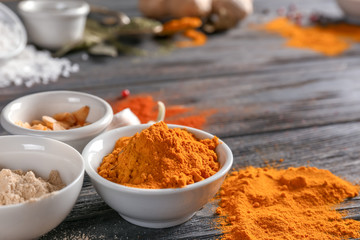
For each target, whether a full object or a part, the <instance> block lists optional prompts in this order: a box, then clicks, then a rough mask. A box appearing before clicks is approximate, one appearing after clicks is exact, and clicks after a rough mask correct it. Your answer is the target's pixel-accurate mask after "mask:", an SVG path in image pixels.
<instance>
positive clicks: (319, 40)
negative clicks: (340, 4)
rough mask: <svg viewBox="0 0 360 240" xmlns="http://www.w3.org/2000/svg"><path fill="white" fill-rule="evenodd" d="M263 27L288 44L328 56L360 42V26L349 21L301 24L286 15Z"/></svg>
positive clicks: (339, 52)
mask: <svg viewBox="0 0 360 240" xmlns="http://www.w3.org/2000/svg"><path fill="white" fill-rule="evenodd" d="M262 29H264V30H266V31H269V32H274V33H278V34H280V35H281V36H283V37H284V38H286V39H287V42H286V46H288V47H295V48H304V49H309V50H313V51H316V52H319V53H321V54H324V55H326V56H336V55H339V54H341V53H343V52H344V51H346V50H347V49H349V48H350V47H351V45H352V44H353V43H354V42H360V26H356V25H351V24H347V23H336V24H335V23H334V24H329V25H324V26H322V25H314V26H300V25H297V24H295V23H293V22H292V21H290V20H289V19H287V18H285V17H279V18H276V19H274V20H272V21H270V22H268V23H266V24H265V25H264V26H263V27H262Z"/></svg>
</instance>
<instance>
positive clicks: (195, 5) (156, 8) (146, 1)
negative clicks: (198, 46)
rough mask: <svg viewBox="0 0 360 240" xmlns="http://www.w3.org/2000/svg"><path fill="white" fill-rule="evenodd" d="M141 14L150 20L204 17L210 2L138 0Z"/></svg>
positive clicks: (208, 11)
mask: <svg viewBox="0 0 360 240" xmlns="http://www.w3.org/2000/svg"><path fill="white" fill-rule="evenodd" d="M138 3H139V9H140V11H141V13H142V14H143V15H144V16H146V17H150V18H155V19H164V18H168V17H170V18H181V17H205V16H208V15H209V14H210V12H211V4H212V0H139V2H138Z"/></svg>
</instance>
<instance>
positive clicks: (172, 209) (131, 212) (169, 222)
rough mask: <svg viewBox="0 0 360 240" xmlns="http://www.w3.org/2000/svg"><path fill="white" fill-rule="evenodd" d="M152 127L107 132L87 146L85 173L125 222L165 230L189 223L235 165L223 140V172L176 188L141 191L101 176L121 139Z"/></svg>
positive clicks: (200, 134) (219, 150)
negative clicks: (106, 158) (101, 168)
mask: <svg viewBox="0 0 360 240" xmlns="http://www.w3.org/2000/svg"><path fill="white" fill-rule="evenodd" d="M149 126H150V125H149V124H142V125H135V126H128V127H123V128H118V129H114V130H111V131H108V132H105V133H103V134H101V135H99V136H98V137H96V138H95V139H93V140H92V141H91V142H89V143H88V145H86V147H85V148H84V151H83V153H82V155H83V157H84V160H85V170H86V172H87V174H88V175H89V176H90V178H91V181H92V184H93V185H94V187H95V189H96V191H97V192H98V194H99V195H100V196H101V197H102V198H103V200H104V201H105V202H106V203H107V204H108V205H109V206H110V207H111V208H113V209H114V210H116V211H117V212H118V213H119V214H120V215H121V216H122V217H123V218H124V219H125V220H127V221H129V222H131V223H133V224H135V225H139V226H143V227H149V228H166V227H171V226H175V225H178V224H181V223H183V222H185V221H187V220H189V219H190V218H191V217H192V216H193V215H194V214H195V213H196V211H198V210H199V209H200V208H201V207H203V206H204V205H205V204H206V203H207V202H208V201H209V200H211V199H212V198H213V197H214V195H215V194H216V192H217V191H218V190H219V188H220V186H221V184H222V182H223V180H224V179H225V176H226V174H227V172H228V171H229V169H230V168H231V165H232V162H233V156H232V152H231V150H230V148H229V147H228V146H227V145H226V144H225V143H224V142H222V141H220V142H221V144H219V145H218V146H217V148H216V153H217V155H218V159H219V162H220V165H221V169H220V170H219V171H218V172H217V173H216V174H214V175H213V176H211V177H209V178H207V179H205V180H203V181H200V182H197V183H194V184H191V185H188V186H186V187H184V188H176V189H140V188H132V187H126V186H124V185H120V184H116V183H113V182H111V181H108V180H107V179H105V178H103V177H101V176H100V175H99V174H98V172H97V168H98V167H99V165H100V163H101V162H102V159H103V157H104V156H105V155H107V154H109V153H110V152H112V150H113V148H114V145H115V141H116V140H117V139H119V138H120V137H124V136H133V135H134V134H135V133H136V132H140V131H141V130H143V129H145V128H148V127H149ZM168 126H169V127H170V128H176V127H179V128H186V129H187V130H188V131H189V132H191V133H193V134H195V136H196V137H198V138H200V139H204V138H210V139H211V138H213V137H214V136H213V135H211V134H209V133H206V132H204V131H201V130H198V129H194V128H190V127H184V126H179V125H172V124H169V125H168Z"/></svg>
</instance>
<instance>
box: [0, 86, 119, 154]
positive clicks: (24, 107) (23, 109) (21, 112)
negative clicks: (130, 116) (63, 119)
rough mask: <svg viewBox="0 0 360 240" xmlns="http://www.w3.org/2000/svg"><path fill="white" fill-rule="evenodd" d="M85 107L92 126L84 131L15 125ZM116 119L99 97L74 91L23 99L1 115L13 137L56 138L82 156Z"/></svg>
mask: <svg viewBox="0 0 360 240" xmlns="http://www.w3.org/2000/svg"><path fill="white" fill-rule="evenodd" d="M85 105H87V106H89V107H90V112H89V115H88V118H87V122H90V123H91V124H89V125H86V126H84V127H80V128H75V129H69V130H61V131H41V130H32V129H27V128H24V127H20V126H19V125H17V124H15V122H16V121H22V122H31V121H32V120H35V119H38V120H41V117H42V116H44V115H46V116H52V115H54V114H55V113H60V112H73V111H76V110H78V109H79V108H81V107H83V106H85ZM113 116H114V114H113V111H112V108H111V106H110V104H109V103H107V102H106V101H105V100H103V99H101V98H99V97H97V96H94V95H91V94H87V93H82V92H75V91H48V92H40V93H35V94H30V95H27V96H24V97H20V98H18V99H16V100H14V101H12V102H10V103H9V104H7V105H6V106H5V107H4V109H3V110H2V112H1V125H2V127H3V128H4V129H5V130H6V131H7V132H8V133H10V134H17V135H31V136H38V137H48V138H53V139H56V140H59V141H62V142H65V143H67V144H69V145H71V146H72V147H74V148H75V149H77V150H78V151H79V152H81V151H82V149H83V148H84V146H85V145H86V144H87V143H88V142H89V141H90V140H91V139H93V138H94V137H95V136H97V135H98V134H100V133H102V132H103V131H104V130H105V129H106V128H107V127H108V125H109V124H110V123H111V121H112V118H113Z"/></svg>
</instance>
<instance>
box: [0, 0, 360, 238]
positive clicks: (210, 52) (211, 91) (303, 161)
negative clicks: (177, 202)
mask: <svg viewBox="0 0 360 240" xmlns="http://www.w3.org/2000/svg"><path fill="white" fill-rule="evenodd" d="M90 2H91V3H92V4H96V5H99V4H101V5H105V6H109V7H111V8H113V9H117V10H121V11H124V12H126V13H127V14H129V15H130V16H138V15H140V13H139V12H138V10H137V8H136V1H130V0H128V1H115V0H106V1H105V0H103V1H98V0H92V1H90ZM290 3H291V2H289V1H287V0H257V1H255V13H254V14H253V15H252V16H251V17H249V18H248V19H247V20H246V21H245V22H243V23H242V24H241V25H239V26H238V27H237V28H235V29H232V30H231V31H228V32H225V33H221V34H215V35H211V36H210V37H209V41H208V43H207V44H206V45H205V46H203V47H198V48H192V49H176V50H174V51H172V52H168V53H166V54H164V53H159V51H158V50H159V45H157V43H156V42H154V41H153V40H152V39H150V38H146V39H144V40H143V41H142V42H141V43H140V44H139V47H141V48H144V49H147V51H148V56H119V57H117V58H114V59H112V58H105V57H97V58H94V57H91V58H90V59H89V60H87V61H84V60H82V54H83V53H81V52H80V53H74V54H70V55H68V56H67V57H68V58H69V59H70V60H71V61H72V62H73V63H77V64H79V66H80V71H79V72H78V73H75V74H72V75H71V77H70V78H60V79H59V80H58V81H57V82H54V83H50V84H48V85H36V86H33V87H31V88H26V87H23V86H10V87H7V88H0V109H1V108H2V107H4V106H5V105H6V104H7V103H8V102H9V101H11V100H13V99H15V98H17V97H20V96H22V95H25V94H30V93H34V92H39V91H48V90H60V89H67V90H76V91H84V92H88V93H92V94H95V95H97V96H100V97H102V98H105V99H111V98H114V97H116V96H118V95H119V94H120V92H121V90H122V89H124V88H128V89H130V91H131V93H132V94H142V93H146V94H150V95H152V96H153V97H154V98H155V99H159V100H162V101H164V102H166V103H167V104H168V105H175V104H176V105H177V104H182V105H184V106H186V107H196V108H198V109H211V108H213V109H217V112H216V113H215V114H214V115H212V116H211V117H209V119H208V124H207V125H205V127H204V129H205V130H207V131H209V132H211V133H213V134H216V135H218V136H219V137H220V138H222V139H223V140H224V141H225V142H226V143H227V144H228V145H229V146H230V148H231V149H232V151H233V154H234V167H235V168H238V167H245V166H249V165H252V166H264V165H265V162H266V161H270V162H276V161H278V160H279V159H281V158H283V159H284V162H283V163H282V164H281V166H283V167H288V166H303V165H311V166H316V167H319V168H325V169H329V170H331V171H332V172H333V173H335V174H337V175H339V176H342V177H345V178H347V179H349V180H351V181H358V180H359V174H358V173H359V171H360V160H359V155H360V150H359V149H360V148H359V147H358V143H359V142H360V123H359V120H360V97H359V96H360V82H359V81H358V76H360V69H359V67H358V66H359V65H360V59H359V57H358V55H359V54H360V46H359V45H354V46H353V47H352V48H351V49H350V50H349V51H347V52H345V53H344V54H343V55H341V56H337V57H333V58H328V57H324V56H322V55H320V54H317V53H314V52H312V51H308V50H299V49H291V48H285V47H284V46H283V43H284V40H283V39H282V38H280V37H278V36H276V35H273V34H268V33H265V32H262V31H259V30H256V29H254V28H253V27H252V26H253V25H254V24H260V23H262V22H264V21H266V20H268V19H271V18H272V17H274V16H275V11H276V9H277V8H279V7H282V6H285V7H287V6H288V5H289V4H290ZM6 4H7V5H8V6H10V7H11V8H13V9H15V7H16V2H6ZM298 8H300V9H301V11H303V12H304V13H310V12H312V11H321V12H325V13H327V14H330V15H333V16H340V15H341V12H340V11H339V9H338V8H337V6H336V3H335V1H328V0H302V1H301V3H299V4H298ZM265 10H266V11H265ZM265 12H266V14H265ZM0 134H1V135H5V134H6V132H5V131H4V130H3V129H2V128H0ZM215 208H216V201H213V202H211V203H209V204H207V205H206V206H205V207H204V208H203V209H201V210H200V211H199V212H198V213H197V214H196V215H195V216H194V217H193V218H192V219H191V220H189V221H188V222H186V223H184V224H182V225H180V226H176V227H173V228H168V229H159V230H154V229H146V228H141V227H137V226H134V225H132V224H129V223H127V222H126V221H125V220H123V219H122V218H121V217H120V216H119V215H118V214H117V213H116V212H115V211H114V210H112V209H110V208H109V207H108V206H107V205H106V204H105V203H104V202H103V201H102V199H101V198H100V197H99V195H97V193H96V191H95V190H94V188H93V187H92V186H91V183H90V182H89V179H88V178H87V177H86V178H85V181H84V186H83V188H82V191H81V194H80V196H79V199H78V201H77V203H76V205H75V207H74V209H73V211H72V212H71V213H70V215H69V216H68V217H67V218H66V220H65V221H64V222H63V223H62V224H60V225H59V226H58V227H57V228H56V229H54V230H53V231H51V232H50V233H48V234H47V235H45V236H43V237H42V238H41V239H216V238H218V237H219V236H221V232H220V231H219V230H218V229H217V228H216V225H217V223H216V218H217V217H216V216H215V215H214V209H215ZM340 209H347V210H349V216H348V217H351V218H354V219H360V204H359V198H355V199H353V200H352V201H350V202H347V203H346V204H344V205H343V206H341V207H340Z"/></svg>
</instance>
